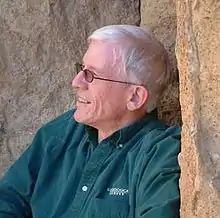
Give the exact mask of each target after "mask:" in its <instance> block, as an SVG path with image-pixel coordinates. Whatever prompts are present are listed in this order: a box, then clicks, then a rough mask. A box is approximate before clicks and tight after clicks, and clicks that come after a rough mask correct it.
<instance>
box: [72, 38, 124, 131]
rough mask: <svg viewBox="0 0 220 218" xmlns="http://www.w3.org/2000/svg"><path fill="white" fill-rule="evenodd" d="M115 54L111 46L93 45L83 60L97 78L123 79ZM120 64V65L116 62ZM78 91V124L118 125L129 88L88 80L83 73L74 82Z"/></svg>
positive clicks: (112, 83)
mask: <svg viewBox="0 0 220 218" xmlns="http://www.w3.org/2000/svg"><path fill="white" fill-rule="evenodd" d="M112 63H113V51H112V47H111V46H110V45H106V44H104V43H102V42H91V43H90V46H89V48H88V50H87V52H86V54H85V56H84V58H83V64H84V65H85V68H86V69H89V70H90V71H93V72H94V74H95V76H96V77H103V78H107V79H115V80H117V79H120V78H119V76H118V75H117V70H116V68H115V67H113V64H112ZM116 64H117V63H116ZM72 87H73V88H75V89H76V95H77V96H76V99H77V101H76V112H75V113H74V118H75V119H76V121H78V122H81V123H85V124H87V125H90V126H93V127H96V128H102V126H106V124H107V123H108V122H109V124H110V123H112V122H113V121H114V122H115V124H116V125H117V122H118V123H119V122H120V119H121V118H122V116H123V115H124V114H125V113H126V110H127V108H126V93H127V85H124V84H120V83H114V82H109V81H102V80H98V79H94V80H93V81H92V83H88V82H87V81H86V80H85V77H84V73H83V72H82V71H81V72H80V73H79V74H78V75H77V76H76V77H75V78H74V79H73V81H72Z"/></svg>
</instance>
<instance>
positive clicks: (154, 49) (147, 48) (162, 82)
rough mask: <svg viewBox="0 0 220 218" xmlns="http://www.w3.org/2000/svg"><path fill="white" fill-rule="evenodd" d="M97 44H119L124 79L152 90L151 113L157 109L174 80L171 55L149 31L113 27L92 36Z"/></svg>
mask: <svg viewBox="0 0 220 218" xmlns="http://www.w3.org/2000/svg"><path fill="white" fill-rule="evenodd" d="M93 40H96V41H101V42H106V43H115V45H117V48H116V49H115V52H114V53H115V55H116V57H115V58H116V59H115V60H118V59H120V60H121V61H120V66H119V68H120V69H119V71H120V75H121V76H122V77H123V78H124V79H126V80H127V81H129V82H133V83H137V84H141V85H143V86H145V88H146V89H147V90H148V93H149V98H148V101H147V103H146V110H147V112H151V111H152V110H154V109H155V108H156V107H157V103H158V100H159V97H160V96H161V94H162V92H163V91H164V89H165V88H166V86H167V85H168V83H169V82H170V79H171V73H170V69H169V68H170V64H169V59H168V54H167V52H166V50H165V48H164V46H163V45H162V44H161V43H160V42H159V41H158V40H157V39H156V38H155V37H154V36H153V35H152V33H151V32H150V31H149V30H148V29H143V28H141V27H137V26H132V25H110V26H105V27H102V28H100V29H98V30H96V31H94V32H93V33H92V35H91V36H90V37H89V38H88V41H89V42H91V41H93Z"/></svg>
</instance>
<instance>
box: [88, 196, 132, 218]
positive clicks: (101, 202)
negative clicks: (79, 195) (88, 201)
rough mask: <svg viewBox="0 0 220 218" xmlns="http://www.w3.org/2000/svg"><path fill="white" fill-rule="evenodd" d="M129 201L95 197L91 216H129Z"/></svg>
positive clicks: (119, 217)
mask: <svg viewBox="0 0 220 218" xmlns="http://www.w3.org/2000/svg"><path fill="white" fill-rule="evenodd" d="M128 214H129V204H128V201H120V200H109V199H100V198H95V199H93V202H92V205H91V210H90V215H89V218H128Z"/></svg>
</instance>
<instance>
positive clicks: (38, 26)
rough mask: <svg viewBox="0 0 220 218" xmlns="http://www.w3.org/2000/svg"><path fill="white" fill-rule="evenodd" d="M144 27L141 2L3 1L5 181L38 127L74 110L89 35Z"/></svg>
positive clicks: (0, 113)
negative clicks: (75, 83)
mask: <svg viewBox="0 0 220 218" xmlns="http://www.w3.org/2000/svg"><path fill="white" fill-rule="evenodd" d="M120 23H123V24H135V25H139V24H140V2H139V1H138V0H129V1H127V0H108V1H107V0H66V1H61V0H42V1H39V0H30V1H27V0H10V1H8V0H0V93H1V94H0V99H1V100H0V177H1V175H3V172H4V171H5V170H6V169H7V168H8V167H9V165H10V164H11V163H12V162H13V161H14V160H15V159H17V158H18V157H19V155H20V154H21V152H22V151H23V150H24V149H25V148H26V146H27V145H28V144H29V143H30V142H31V140H32V138H33V136H34V134H35V132H36V130H37V128H39V127H40V126H42V124H44V123H45V122H47V121H48V120H50V119H52V118H54V117H56V116H57V115H59V114H60V113H62V112H64V111H65V110H67V109H69V108H71V107H72V106H73V99H74V93H73V91H72V89H71V79H72V77H73V76H74V74H75V69H74V63H75V62H76V61H80V60H81V58H82V55H83V53H84V52H85V50H86V48H87V43H86V39H87V37H88V36H89V35H90V33H91V32H92V31H93V30H95V29H97V28H99V27H102V26H104V25H107V24H120Z"/></svg>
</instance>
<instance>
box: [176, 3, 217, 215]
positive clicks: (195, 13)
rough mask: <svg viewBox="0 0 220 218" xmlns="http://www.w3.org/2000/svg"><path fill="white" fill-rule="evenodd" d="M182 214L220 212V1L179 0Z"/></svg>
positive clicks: (178, 43)
mask: <svg viewBox="0 0 220 218" xmlns="http://www.w3.org/2000/svg"><path fill="white" fill-rule="evenodd" d="M177 17H178V20H177V26H178V29H177V50H176V51H177V60H178V67H179V71H180V101H181V108H182V118H183V132H182V153H181V156H180V163H181V169H182V177H181V195H182V206H181V215H182V217H184V218H194V217H198V218H216V217H220V147H219V144H220V61H219V60H220V2H219V0H203V1H202V0H178V1H177Z"/></svg>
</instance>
